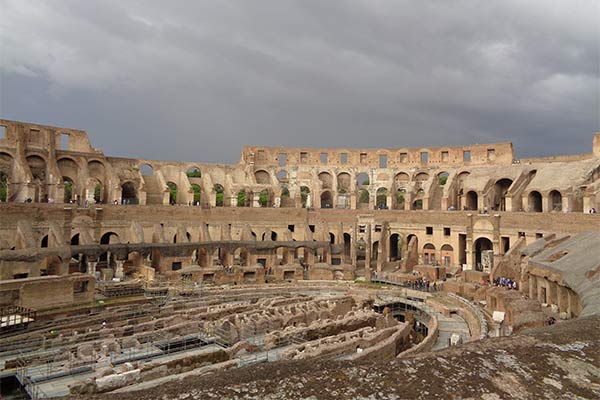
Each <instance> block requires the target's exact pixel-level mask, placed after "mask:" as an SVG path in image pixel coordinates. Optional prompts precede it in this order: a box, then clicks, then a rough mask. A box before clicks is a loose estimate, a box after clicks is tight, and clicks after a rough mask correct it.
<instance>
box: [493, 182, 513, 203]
mask: <svg viewBox="0 0 600 400" xmlns="http://www.w3.org/2000/svg"><path fill="white" fill-rule="evenodd" d="M512 184H513V181H512V180H511V179H507V178H504V179H500V180H498V181H497V182H496V183H495V184H494V197H493V198H492V199H491V206H492V210H498V211H506V194H507V193H508V189H509V188H510V187H511V185H512Z"/></svg>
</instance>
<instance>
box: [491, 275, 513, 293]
mask: <svg viewBox="0 0 600 400" xmlns="http://www.w3.org/2000/svg"><path fill="white" fill-rule="evenodd" d="M494 286H501V287H505V288H508V289H515V290H516V289H517V281H515V280H512V279H510V278H505V277H503V276H499V277H496V278H494Z"/></svg>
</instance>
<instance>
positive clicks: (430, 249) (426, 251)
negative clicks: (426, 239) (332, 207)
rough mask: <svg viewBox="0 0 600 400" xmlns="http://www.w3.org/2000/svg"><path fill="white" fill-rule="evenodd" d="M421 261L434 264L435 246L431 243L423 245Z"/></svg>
mask: <svg viewBox="0 0 600 400" xmlns="http://www.w3.org/2000/svg"><path fill="white" fill-rule="evenodd" d="M423 263H424V264H425V265H436V259H435V246H434V245H433V244H431V243H427V244H426V245H425V246H423Z"/></svg>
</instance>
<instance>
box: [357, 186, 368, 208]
mask: <svg viewBox="0 0 600 400" xmlns="http://www.w3.org/2000/svg"><path fill="white" fill-rule="evenodd" d="M369 199H370V194H369V191H368V190H367V189H360V190H359V191H358V199H357V201H356V203H357V207H358V208H368V206H369Z"/></svg>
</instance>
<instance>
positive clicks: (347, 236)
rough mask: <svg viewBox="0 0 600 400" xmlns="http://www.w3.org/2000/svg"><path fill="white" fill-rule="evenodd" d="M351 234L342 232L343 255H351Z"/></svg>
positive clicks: (347, 256) (348, 256)
mask: <svg viewBox="0 0 600 400" xmlns="http://www.w3.org/2000/svg"><path fill="white" fill-rule="evenodd" d="M351 251H352V236H350V234H349V233H344V255H345V256H346V258H350V256H351V255H352V252H351Z"/></svg>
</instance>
